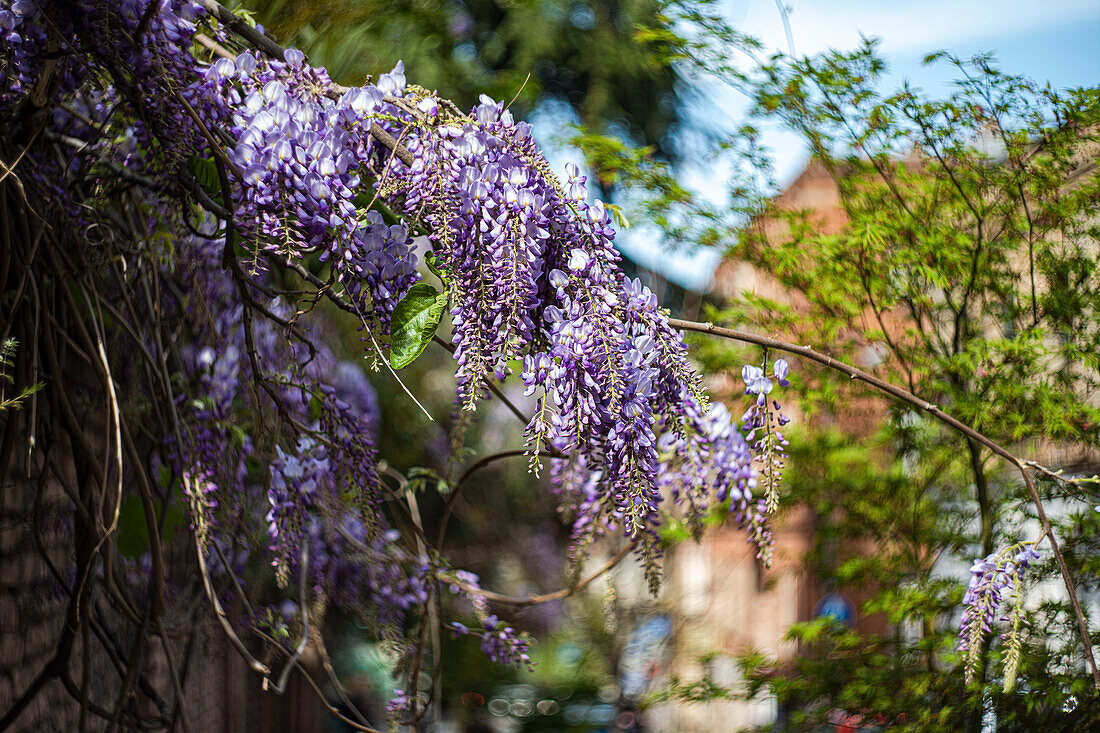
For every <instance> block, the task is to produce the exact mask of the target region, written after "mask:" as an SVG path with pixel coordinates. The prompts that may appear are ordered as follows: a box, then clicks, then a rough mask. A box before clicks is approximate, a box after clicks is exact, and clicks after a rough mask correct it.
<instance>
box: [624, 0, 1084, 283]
mask: <svg viewBox="0 0 1100 733" xmlns="http://www.w3.org/2000/svg"><path fill="white" fill-rule="evenodd" d="M785 4H786V7H787V9H788V17H789V20H790V26H791V33H792V36H793V40H794V45H795V51H796V53H797V54H799V55H807V54H814V53H818V52H820V51H824V50H826V49H827V48H839V49H849V48H854V47H855V46H856V45H858V43H859V41H860V35H861V34H862V35H865V36H873V37H877V38H879V39H880V40H881V42H882V45H881V47H880V48H881V52H882V54H883V56H884V57H885V59H886V61H887V63H888V64H889V68H890V74H889V76H888V81H887V83H888V84H889V85H890V86H891V88H892V87H896V86H898V85H900V84H901V82H902V81H903V80H909V81H910V82H912V83H914V84H916V85H918V86H920V87H922V88H924V89H926V90H928V91H932V92H934V91H937V90H938V89H940V88H942V86H943V85H944V84H946V83H947V82H949V81H950V71H949V69H947V68H946V67H945V66H943V65H937V66H932V67H925V66H923V65H922V64H921V59H922V58H923V57H924V56H925V55H926V54H927V53H928V52H930V51H936V50H947V51H950V52H952V53H954V54H955V55H958V56H964V57H965V56H971V55H973V54H975V53H979V52H986V51H992V52H994V53H995V54H996V56H997V59H998V61H999V64H1000V67H1001V68H1002V69H1003V70H1005V71H1006V72H1009V73H1022V74H1026V75H1027V76H1030V77H1031V78H1033V79H1035V80H1037V81H1040V82H1043V81H1050V83H1051V84H1052V85H1053V86H1055V87H1057V88H1066V87H1075V86H1087V85H1097V84H1100V0H1046V1H1045V2H1034V1H1032V2H1024V1H1023V0H999V1H991V0H913V1H910V2H906V1H904V0H901V1H891V0H786V1H785ZM725 7H726V12H727V14H728V17H729V18H730V20H732V21H733V22H734V23H735V24H736V25H737V27H738V28H739V29H740V30H742V31H743V32H745V33H747V34H749V35H751V36H754V37H756V38H758V39H760V40H761V41H762V42H763V43H764V44H765V45H766V46H767V47H768V49H769V50H772V51H787V39H786V35H785V33H784V29H783V23H782V19H781V16H780V13H779V11H778V9H777V7H776V4H775V0H727V2H726V4H725ZM715 95H716V98H715V99H714V100H713V101H714V102H716V103H718V104H719V105H720V106H721V108H722V110H723V111H724V112H725V113H727V114H728V115H729V116H730V117H732V118H734V119H736V118H737V117H738V116H739V115H740V114H742V113H743V110H744V104H745V103H744V100H743V99H740V98H738V96H737V95H736V94H735V93H733V92H726V91H721V90H718V89H716V91H715ZM764 143H765V144H766V145H768V146H769V147H770V148H771V149H772V151H773V155H774V158H775V160H776V167H777V172H778V174H779V179H780V181H789V180H791V179H792V178H793V177H794V176H796V175H797V174H798V172H799V171H800V170H801V168H802V166H803V165H804V164H805V160H806V153H805V151H804V150H803V149H802V148H801V146H800V145H799V144H798V141H797V140H796V139H795V138H794V137H793V136H790V135H786V134H783V133H774V132H773V133H770V134H767V135H766V137H765V139H764ZM707 180H713V171H709V172H708V171H693V172H691V173H690V174H689V175H688V176H687V181H688V183H689V185H692V186H693V187H704V186H705V185H706V181H707ZM623 239H624V240H630V239H631V238H630V237H624V238H623ZM637 239H639V238H634V240H637ZM623 249H624V251H627V252H629V253H630V255H631V256H633V257H635V258H636V259H638V260H639V262H640V263H641V264H643V265H644V266H647V267H650V268H653V269H658V270H659V271H660V272H661V273H662V274H664V275H665V276H666V277H668V278H669V279H672V280H675V281H676V282H679V283H680V284H682V285H686V286H688V287H691V288H694V289H700V288H704V287H706V285H707V284H708V282H709V280H710V276H711V273H712V271H713V268H714V265H715V264H716V262H717V258H718V256H717V254H716V253H713V252H711V253H703V254H700V255H697V256H695V257H684V256H677V255H671V256H670V255H669V254H668V253H664V252H661V251H660V249H659V248H658V247H657V246H656V245H653V244H647V243H643V242H640V241H624V243H623Z"/></svg>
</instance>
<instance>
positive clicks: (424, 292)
mask: <svg viewBox="0 0 1100 733" xmlns="http://www.w3.org/2000/svg"><path fill="white" fill-rule="evenodd" d="M446 308H447V293H446V292H442V293H441V292H439V291H438V290H436V289H435V287H433V286H432V285H429V284H427V283H416V284H415V285H413V286H412V287H411V288H409V292H407V293H405V297H404V298H402V299H401V302H400V303H398V304H397V307H396V308H394V310H393V319H392V320H391V323H390V366H392V367H393V368H394V369H404V368H405V367H407V366H408V365H409V364H412V363H413V362H414V361H416V359H417V357H418V356H420V354H422V353H423V352H424V348H425V347H426V346H427V345H428V342H429V341H431V340H432V336H433V335H434V334H435V330H436V329H437V328H439V321H440V320H441V319H442V318H443V311H444V310H445V309H446Z"/></svg>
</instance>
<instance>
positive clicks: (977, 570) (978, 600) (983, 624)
mask: <svg viewBox="0 0 1100 733" xmlns="http://www.w3.org/2000/svg"><path fill="white" fill-rule="evenodd" d="M1038 559H1039V553H1038V551H1037V550H1036V549H1035V546H1034V545H1031V544H1027V545H1013V546H1011V547H1008V548H1006V549H1004V550H1001V551H1000V552H996V553H993V554H991V555H989V556H988V557H986V558H985V559H984V560H982V559H975V560H974V564H973V565H972V566H971V568H970V584H969V585H968V586H967V589H966V595H965V596H964V597H963V614H962V620H961V621H960V622H959V636H958V650H959V651H960V652H963V653H964V654H966V681H967V683H968V684H969V683H970V682H971V681H973V679H974V677H975V675H976V673H977V669H978V662H979V660H980V657H981V650H982V643H983V641H984V639H985V638H986V635H987V634H991V633H993V626H994V624H995V623H996V620H997V614H998V611H999V610H1000V608H1001V607H1002V605H1004V603H1005V597H1006V596H1007V595H1009V594H1012V593H1018V592H1019V591H1020V589H1021V583H1022V582H1023V576H1024V571H1026V570H1027V569H1028V567H1030V565H1031V563H1033V562H1034V561H1035V560H1038ZM1015 602H1016V604H1017V606H1018V604H1019V598H1017V599H1016V601H1015Z"/></svg>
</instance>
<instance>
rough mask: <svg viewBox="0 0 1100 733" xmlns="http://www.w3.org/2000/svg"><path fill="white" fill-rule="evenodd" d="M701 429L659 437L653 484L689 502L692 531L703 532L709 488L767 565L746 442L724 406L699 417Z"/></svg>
mask: <svg viewBox="0 0 1100 733" xmlns="http://www.w3.org/2000/svg"><path fill="white" fill-rule="evenodd" d="M702 425H703V430H702V431H701V432H700V433H698V434H696V435H692V436H690V437H689V438H688V439H686V440H685V439H681V438H677V436H675V435H674V434H666V435H664V436H662V439H661V442H660V448H661V450H662V453H663V454H664V459H663V460H662V461H661V463H660V464H659V466H658V484H659V485H660V486H661V488H662V490H665V491H667V492H668V493H669V494H670V495H672V496H673V497H674V498H680V497H683V500H684V501H685V503H687V505H688V510H689V511H688V514H687V519H688V522H689V524H690V526H691V528H692V531H693V532H694V533H695V534H696V535H698V534H700V533H701V532H702V516H703V513H704V512H705V510H706V508H707V506H708V502H707V498H708V494H709V491H711V490H712V491H713V492H714V499H715V500H716V501H719V502H725V501H728V502H729V511H730V513H731V514H733V515H734V518H735V519H736V521H737V525H738V527H740V528H741V529H745V530H747V532H748V540H749V541H750V542H752V543H753V545H755V546H756V556H757V557H758V558H759V559H760V560H761V561H762V562H763V563H764V564H765V565H770V564H771V558H772V546H773V538H772V531H771V527H770V525H769V521H768V515H769V512H768V510H767V506H766V502H765V500H764V497H763V496H761V495H759V493H758V492H757V491H756V489H757V487H758V484H759V474H758V472H757V468H756V466H755V465H754V456H753V455H752V453H751V451H750V450H749V445H748V443H747V442H746V441H745V439H744V438H743V437H742V436H741V433H740V431H738V430H737V427H736V425H735V423H734V422H733V420H732V417H731V415H730V414H729V411H728V410H727V409H726V407H725V405H721V404H715V405H713V406H711V408H710V411H709V412H708V413H707V415H706V417H705V418H703V420H702Z"/></svg>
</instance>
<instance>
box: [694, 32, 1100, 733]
mask: <svg viewBox="0 0 1100 733" xmlns="http://www.w3.org/2000/svg"><path fill="white" fill-rule="evenodd" d="M930 62H934V63H946V64H948V65H950V67H951V68H952V69H953V70H954V72H955V74H956V75H957V79H958V80H957V82H956V84H955V86H954V88H953V89H952V90H951V91H950V92H949V93H947V94H946V95H943V96H942V97H932V96H929V95H926V94H924V93H922V92H921V91H920V90H917V89H915V88H912V87H910V86H903V87H902V88H901V89H899V90H897V91H896V92H894V93H891V94H886V93H883V92H881V91H880V84H881V80H882V75H883V73H884V71H885V64H884V62H883V61H882V60H881V58H880V57H879V56H878V53H877V49H876V48H875V44H874V43H873V42H867V43H866V44H865V45H864V46H863V47H862V48H860V49H858V50H856V51H854V52H851V53H843V52H836V51H830V52H827V53H825V54H822V55H820V56H817V57H814V58H805V59H787V58H782V57H778V58H776V59H773V60H772V61H771V62H769V63H767V64H764V65H763V66H762V67H761V68H760V70H759V73H758V74H757V75H756V76H755V77H753V78H752V79H749V78H747V77H741V78H740V79H739V80H738V82H739V83H740V84H741V85H742V87H743V88H746V89H748V90H749V91H751V93H752V95H753V98H754V102H755V109H754V114H755V115H756V116H757V117H759V118H763V119H767V120H772V121H778V122H779V123H780V124H782V125H783V126H784V127H785V128H787V129H788V130H791V131H793V132H795V133H797V134H799V135H800V136H801V137H802V139H803V140H804V141H805V143H806V144H807V145H808V147H809V148H810V150H811V151H812V154H813V158H812V161H811V164H810V168H809V169H808V171H807V173H806V174H805V175H804V177H803V178H802V179H801V180H800V181H798V182H796V184H795V186H796V187H797V186H805V188H801V189H799V188H796V189H795V192H794V193H792V194H791V195H789V196H781V197H778V198H774V199H772V200H769V201H766V202H763V203H760V202H759V200H756V201H749V200H746V202H745V205H746V206H753V205H758V206H759V207H758V209H757V210H756V211H755V212H754V216H753V218H752V219H751V221H750V222H749V223H748V225H746V226H745V227H744V228H743V230H742V232H741V234H740V236H739V238H738V241H737V243H736V245H735V246H734V247H733V249H732V251H731V252H730V254H731V256H732V257H733V258H735V259H739V260H742V261H745V262H747V263H749V264H750V265H752V266H753V267H754V268H755V269H756V270H757V271H758V272H760V273H762V274H763V275H764V276H766V277H767V278H770V279H772V280H774V281H775V282H776V283H777V284H778V285H779V286H780V288H781V292H784V295H783V296H781V298H780V301H779V302H777V301H776V300H775V299H768V298H765V297H762V296H760V295H759V294H756V293H743V294H741V296H740V297H738V298H735V299H734V300H733V301H732V302H730V303H726V304H724V307H723V309H722V310H721V311H715V312H712V313H709V314H708V319H710V320H714V321H720V322H733V323H737V324H743V325H748V326H751V327H753V328H754V329H756V330H758V331H762V332H765V333H784V334H787V335H788V340H792V341H795V342H797V343H802V344H811V345H813V346H814V348H817V349H820V350H822V351H825V352H827V353H829V354H830V355H833V356H836V357H837V358H840V359H842V360H845V361H849V362H855V363H856V364H858V365H860V366H861V367H864V368H866V369H868V370H870V371H873V372H874V373H875V374H876V375H877V376H880V377H882V378H884V379H887V380H891V381H894V382H895V383H899V384H903V385H905V386H906V387H907V388H908V389H909V390H910V391H912V392H913V393H915V394H916V395H918V396H919V397H920V398H922V399H924V400H926V401H927V402H929V403H931V404H934V405H938V406H940V407H942V408H943V409H944V410H946V411H947V412H949V413H951V414H953V415H955V416H957V417H959V418H960V419H962V420H963V421H964V422H966V423H968V424H970V425H972V426H974V427H975V428H976V429H978V430H979V431H981V432H983V433H984V434H986V435H988V436H990V437H991V438H993V439H994V440H996V441H998V442H1001V443H1002V444H1006V445H1012V444H1020V443H1026V446H1027V447H1022V448H1021V449H1020V450H1021V452H1023V453H1029V452H1032V451H1034V446H1036V445H1045V446H1048V447H1050V448H1053V449H1055V450H1056V451H1058V452H1059V453H1060V454H1061V455H1065V456H1068V458H1067V459H1066V460H1067V461H1072V460H1074V459H1075V458H1076V459H1077V460H1087V459H1088V457H1089V456H1090V455H1095V451H1096V450H1097V449H1098V448H1100V409H1098V405H1097V403H1096V401H1095V394H1096V393H1097V389H1098V388H1100V362H1098V360H1097V355H1098V354H1100V279H1097V278H1096V276H1095V273H1096V272H1097V271H1098V270H1100V225H1098V222H1100V175H1098V173H1097V171H1096V168H1095V165H1094V163H1093V161H1094V159H1095V149H1096V144H1097V142H1098V136H1100V94H1098V92H1097V90H1095V89H1088V90H1070V91H1067V92H1057V91H1055V90H1053V89H1051V88H1049V87H1046V86H1041V85H1038V84H1035V83H1034V82H1032V81H1030V80H1028V79H1026V78H1023V77H1019V76H1013V75H1009V74H1006V73H1004V72H1002V71H1000V70H998V69H997V68H996V67H995V66H994V65H993V62H992V60H991V59H990V58H989V57H984V56H980V57H976V58H974V59H971V60H961V59H956V58H953V57H951V56H949V55H946V54H938V55H934V57H932V58H931V59H930ZM749 165H750V167H751V166H752V165H755V162H753V161H750V162H749ZM814 186H818V188H816V189H815V188H814ZM815 193H816V194H817V200H818V205H817V207H816V208H813V207H811V206H810V205H809V204H806V203H797V204H796V203H794V202H795V201H799V202H805V201H811V200H812V199H813V195H814V194H815ZM800 196H801V198H799V197H800ZM830 207H835V208H834V209H833V213H832V214H829V213H828V212H829V209H830ZM791 334H793V336H791ZM700 356H701V358H702V360H703V361H704V364H707V365H708V366H711V367H714V368H727V369H728V368H737V365H738V364H739V363H740V362H741V360H742V359H743V358H744V350H740V351H738V350H734V349H721V348H719V347H714V346H709V347H703V349H702V350H701V351H700ZM796 371H797V373H798V374H799V375H800V377H801V378H802V380H803V382H802V383H800V384H799V385H798V386H799V389H798V390H797V391H798V392H799V393H800V394H801V395H802V396H803V401H804V408H805V410H806V411H807V412H808V413H810V414H811V416H812V418H813V422H816V423H817V424H818V425H819V426H824V425H833V426H837V425H839V426H841V427H842V428H845V429H843V430H841V429H837V428H836V427H834V428H832V429H829V430H824V429H819V430H817V431H807V430H805V429H803V430H802V431H801V432H799V433H796V434H795V435H794V436H793V442H792V446H791V451H790V453H791V459H790V462H789V466H790V468H789V470H788V476H787V491H788V496H787V497H786V501H787V503H789V504H792V505H793V504H800V505H803V506H807V507H809V508H810V509H811V511H812V515H813V517H814V522H815V540H814V546H813V549H812V550H811V552H810V553H809V554H808V556H807V557H806V558H805V562H806V568H807V570H808V571H809V572H810V573H811V574H812V575H813V576H814V577H817V578H819V579H820V580H822V581H823V582H824V583H825V584H826V585H827V586H832V585H837V586H843V587H845V588H848V589H856V590H858V591H859V592H860V593H862V594H863V595H862V597H863V598H866V599H867V600H866V601H865V602H864V603H863V604H862V606H861V608H860V612H861V616H863V617H870V618H872V619H875V618H877V619H881V620H882V621H883V622H885V628H886V629H887V631H886V632H885V633H879V634H875V633H855V632H853V631H851V630H848V629H844V628H838V627H835V626H832V625H831V624H828V623H825V622H822V621H814V622H811V623H807V624H799V625H796V626H795V627H793V628H792V629H791V631H790V639H791V640H793V641H796V642H797V643H798V645H799V649H800V652H799V654H798V656H797V657H796V658H795V660H794V661H793V663H791V664H792V666H791V667H785V668H780V667H777V666H776V664H775V662H774V660H768V659H765V658H763V657H760V656H751V655H750V656H748V657H745V658H744V659H743V663H744V665H745V670H746V674H747V676H748V679H749V682H750V686H749V690H750V692H749V694H750V695H755V694H760V693H761V692H763V691H770V692H772V693H774V694H775V695H776V696H777V697H778V698H779V700H780V702H781V704H782V705H783V706H784V707H785V708H787V709H790V710H792V711H793V713H792V717H791V719H790V720H789V721H788V722H789V723H790V724H791V725H792V726H793V727H794V729H799V730H801V729H805V728H807V727H811V726H813V725H818V724H824V723H825V722H826V719H827V714H828V712H829V711H830V710H834V709H840V710H844V711H848V712H852V713H855V712H859V713H862V714H864V716H865V720H866V721H867V722H872V721H877V722H878V723H879V724H890V725H892V726H894V727H897V728H899V729H901V730H962V729H970V730H978V729H979V728H980V726H981V720H982V715H983V711H984V710H986V709H991V710H993V711H994V713H995V715H996V717H997V721H998V730H1032V729H1035V728H1036V727H1038V726H1044V727H1047V726H1049V727H1052V728H1054V729H1064V730H1078V729H1086V728H1089V727H1090V726H1095V725H1097V724H1098V721H1100V709H1098V708H1097V706H1096V705H1095V703H1094V701H1095V697H1094V696H1091V695H1090V693H1088V689H1089V686H1090V684H1091V683H1090V680H1089V679H1088V677H1087V673H1086V672H1085V670H1084V666H1083V662H1082V657H1081V647H1080V642H1079V641H1077V640H1076V639H1077V632H1076V631H1075V630H1074V621H1073V616H1072V614H1071V612H1070V609H1069V608H1068V605H1067V604H1063V603H1060V602H1053V601H1048V602H1046V603H1044V604H1042V605H1040V606H1036V604H1035V602H1034V601H1029V600H1028V598H1027V595H1026V588H1025V589H1024V590H1025V593H1024V596H1023V598H1022V599H1006V600H1008V601H1009V604H1008V605H1009V607H1010V609H1011V610H1010V613H1009V616H1008V618H1007V619H1006V622H1005V628H1004V629H999V630H997V632H999V631H1005V632H1007V636H1006V638H1005V639H1003V640H1002V639H1001V638H999V636H998V633H997V632H995V633H994V635H993V638H992V639H991V640H990V641H989V642H988V643H987V644H986V645H985V646H983V647H982V649H981V650H980V651H981V652H982V661H981V663H980V665H979V666H980V669H979V675H978V681H977V683H976V684H975V685H972V686H969V687H968V686H966V685H965V684H964V681H963V674H962V665H963V663H964V660H963V659H961V657H960V655H959V654H958V653H956V652H955V651H954V647H955V628H954V626H955V623H956V622H957V618H958V617H957V608H958V604H959V601H960V600H961V598H962V592H963V587H962V582H965V580H966V577H965V571H964V568H965V567H967V566H968V565H969V563H970V560H971V559H972V558H974V557H981V556H985V555H988V554H989V553H991V552H992V551H994V550H995V549H996V548H1000V547H1005V546H1009V545H1012V544H1014V543H1016V542H1018V541H1027V540H1034V539H1035V537H1033V536H1032V537H1025V536H1019V533H1020V532H1021V531H1022V528H1024V527H1025V526H1027V525H1026V524H1025V523H1026V522H1027V521H1028V520H1031V522H1033V523H1034V521H1035V520H1034V510H1033V508H1032V507H1031V505H1030V500H1029V497H1028V496H1027V494H1026V492H1025V491H1024V489H1023V487H1022V486H1021V485H1020V482H1019V480H1018V475H1016V474H1014V473H1013V472H1011V471H1005V470H1003V467H1002V466H1000V465H998V464H997V462H996V460H995V457H994V456H992V455H991V454H990V453H989V452H988V451H987V450H985V449H984V448H983V447H982V446H981V445H980V444H978V443H976V442H973V441H967V440H965V439H962V438H960V436H958V435H957V434H956V433H954V432H952V431H949V430H946V429H944V428H942V426H940V425H939V424H938V423H937V422H935V421H932V420H930V419H928V418H927V417H925V416H923V415H921V414H919V413H916V412H914V411H912V410H910V409H908V408H906V409H902V408H900V407H897V406H894V405H890V404H887V403H885V402H881V401H878V400H877V399H876V398H873V397H870V396H868V395H867V393H866V392H864V391H862V390H861V389H860V388H859V387H858V386H857V385H854V383H852V382H851V380H848V379H844V378H842V377H838V376H835V375H830V374H823V373H818V374H813V373H811V372H806V373H805V376H802V374H803V370H796ZM857 410H858V412H857ZM876 425H877V426H878V427H877V429H875V427H874V426H876ZM1009 468H1010V469H1011V468H1013V467H1009ZM1087 489H1088V484H1081V488H1080V489H1069V488H1067V487H1065V486H1064V485H1059V486H1055V485H1054V484H1053V483H1043V484H1042V485H1041V486H1040V490H1041V492H1042V494H1043V497H1044V499H1045V500H1047V501H1048V502H1049V501H1050V500H1051V499H1054V498H1057V499H1061V500H1065V499H1069V500H1077V501H1085V502H1089V510H1088V511H1085V512H1077V513H1073V512H1067V513H1066V514H1065V515H1064V516H1063V517H1062V519H1061V520H1060V521H1058V522H1056V525H1057V526H1056V530H1055V531H1056V532H1057V533H1058V536H1059V538H1060V541H1061V542H1063V544H1067V545H1068V546H1069V548H1072V549H1067V562H1069V563H1070V565H1071V568H1070V569H1071V572H1072V573H1073V575H1074V577H1075V578H1076V579H1078V581H1079V582H1080V583H1082V584H1083V585H1084V587H1096V586H1097V584H1098V582H1100V560H1098V559H1097V558H1098V557H1100V546H1098V545H1097V543H1096V541H1095V539H1094V538H1095V536H1096V530H1098V529H1100V526H1096V525H1097V518H1096V517H1094V516H1093V515H1095V514H1096V513H1095V512H1092V511H1091V504H1094V503H1096V502H1095V496H1094V494H1090V493H1086V490H1087ZM1030 526H1033V527H1034V526H1037V524H1032V525H1030ZM1027 531H1031V530H1027ZM949 558H953V559H954V563H955V564H954V568H957V570H954V569H952V570H947V568H952V565H951V564H946V563H945V561H947V560H948V559H949ZM1034 575H1035V577H1037V578H1043V577H1058V575H1057V571H1056V569H1055V567H1054V565H1053V562H1048V563H1045V567H1041V568H1036V569H1035V573H1034ZM999 673H1001V677H1000V678H998V674H999ZM1086 697H1089V700H1088V701H1086V700H1085V698H1086ZM1073 700H1076V702H1073ZM1063 707H1065V709H1066V710H1067V711H1068V712H1063Z"/></svg>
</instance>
